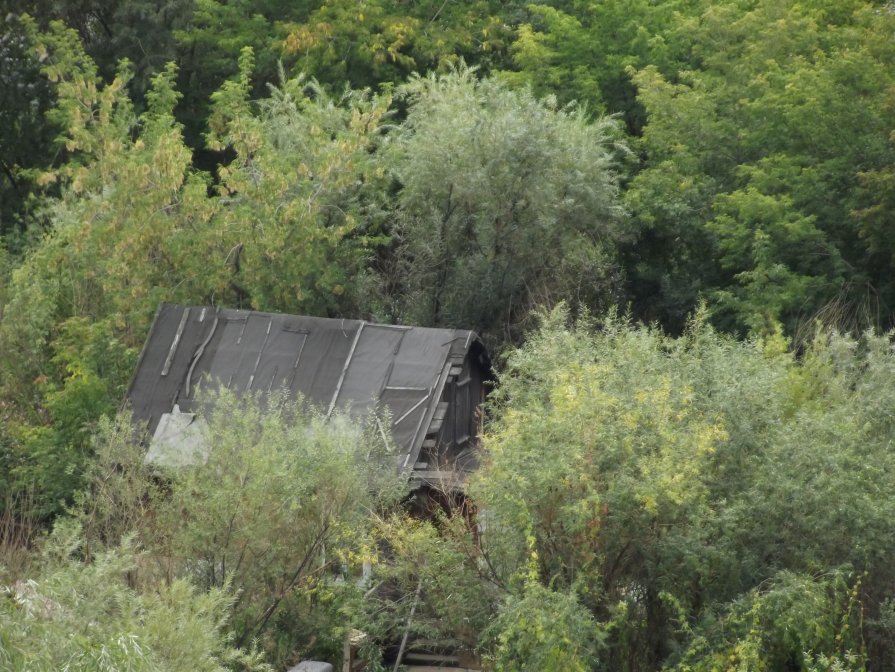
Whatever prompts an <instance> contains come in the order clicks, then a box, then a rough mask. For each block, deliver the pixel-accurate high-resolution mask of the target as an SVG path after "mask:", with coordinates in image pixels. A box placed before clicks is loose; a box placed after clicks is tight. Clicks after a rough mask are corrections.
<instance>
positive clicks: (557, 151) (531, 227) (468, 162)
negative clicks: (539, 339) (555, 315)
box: [389, 68, 625, 343]
mask: <svg viewBox="0 0 895 672" xmlns="http://www.w3.org/2000/svg"><path fill="white" fill-rule="evenodd" d="M400 94H401V95H402V96H403V97H404V98H405V99H406V100H407V101H408V102H409V104H410V107H409V110H408V116H407V121H406V122H405V123H404V124H403V125H402V126H401V128H400V129H399V131H398V133H396V134H395V137H394V138H393V139H390V140H389V143H390V145H391V148H390V152H391V153H392V158H391V159H390V162H391V163H392V165H393V166H394V168H393V170H394V174H395V176H396V178H397V180H398V181H399V183H400V192H399V193H398V198H397V208H398V211H397V218H398V226H399V237H400V241H401V246H400V250H399V264H398V270H397V273H396V276H397V277H396V279H394V280H393V282H395V283H396V284H397V286H398V287H399V289H398V290H397V291H396V292H393V294H396V295H397V296H398V297H400V301H399V302H398V305H397V306H396V307H394V308H393V310H395V311H396V313H397V314H398V315H400V317H401V319H404V320H407V321H410V322H417V323H420V324H429V325H439V326H440V325H450V326H458V327H459V326H461V325H462V326H465V327H471V328H475V329H478V330H479V331H480V332H481V333H484V334H487V335H488V336H489V337H490V338H491V339H493V340H492V342H495V343H496V342H500V341H501V340H513V339H516V338H518V337H519V335H520V332H519V324H520V323H521V322H522V321H523V320H524V318H525V316H526V315H527V313H528V311H529V309H530V308H531V307H532V306H533V305H535V304H537V303H539V302H546V303H550V302H556V301H558V300H560V299H568V300H569V301H571V302H572V303H573V304H574V305H576V306H590V307H597V308H598V307H601V306H605V305H607V304H611V303H612V302H613V300H614V299H615V296H616V290H617V287H618V282H619V271H618V268H617V265H616V263H615V256H614V251H615V246H616V244H617V242H618V241H619V240H620V239H621V238H623V237H624V235H625V229H624V226H623V224H622V222H621V215H622V211H621V208H620V205H619V202H618V197H617V193H618V186H617V178H616V173H615V163H616V157H617V156H618V154H619V153H622V152H623V151H624V148H623V146H621V145H619V144H614V140H615V133H616V127H615V123H614V122H613V121H612V120H611V119H602V120H600V121H597V122H594V123H591V122H589V121H588V120H587V118H586V115H585V114H584V112H583V111H582V110H580V109H578V108H559V107H557V106H556V105H555V104H554V103H555V101H552V100H550V99H547V100H543V101H540V100H538V99H536V98H535V97H534V95H533V94H531V93H530V92H527V91H521V92H515V91H511V90H510V89H508V88H507V87H506V86H505V85H503V84H501V83H500V82H498V81H495V80H493V79H490V80H483V81H477V80H476V78H475V76H474V73H473V71H471V70H469V69H462V68H461V69H459V70H456V71H454V72H452V73H450V74H447V75H442V76H435V75H431V76H428V77H419V78H416V79H413V80H412V81H411V82H410V83H408V84H407V85H406V86H404V87H403V88H402V89H400Z"/></svg>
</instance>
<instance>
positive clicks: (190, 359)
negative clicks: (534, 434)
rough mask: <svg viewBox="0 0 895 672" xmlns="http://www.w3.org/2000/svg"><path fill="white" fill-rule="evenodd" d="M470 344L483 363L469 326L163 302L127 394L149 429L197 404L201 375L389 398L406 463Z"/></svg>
mask: <svg viewBox="0 0 895 672" xmlns="http://www.w3.org/2000/svg"><path fill="white" fill-rule="evenodd" d="M471 351H474V352H473V354H474V355H475V356H477V357H479V358H480V359H479V361H480V363H481V365H482V366H483V367H484V368H486V369H487V367H488V362H487V357H486V355H485V353H484V348H483V347H482V345H481V342H480V341H479V339H478V337H477V336H476V335H475V333H473V332H471V331H464V330H454V329H428V328H422V327H406V326H394V325H384V324H373V323H370V322H364V321H360V320H340V319H329V318H320V317H299V316H294V315H279V314H274V313H261V312H254V311H246V310H230V309H222V308H209V307H197V306H191V307H186V306H178V305H172V304H162V305H161V306H160V307H159V310H158V313H157V314H156V317H155V321H154V323H153V325H152V329H151V331H150V333H149V337H148V338H147V341H146V344H145V345H144V347H143V352H142V354H141V355H140V361H139V363H138V364H137V369H136V372H135V373H134V377H133V380H132V381H131V385H130V388H129V390H128V393H127V398H128V401H129V403H130V405H131V407H132V411H133V417H134V420H135V421H138V422H144V423H146V424H147V425H148V429H149V433H150V436H152V434H153V433H154V432H155V430H156V427H157V426H158V424H159V420H160V418H161V417H162V415H163V414H165V413H169V412H171V411H172V409H173V407H174V405H175V404H177V405H178V406H179V408H180V410H181V411H184V412H189V411H193V410H194V408H195V393H196V388H197V385H198V383H199V382H200V381H203V380H210V381H213V382H216V383H219V384H223V385H225V386H226V387H228V388H230V389H232V390H234V391H236V392H239V393H245V392H251V391H272V390H277V389H281V388H285V389H287V390H289V391H290V392H291V393H293V394H296V393H300V394H301V395H302V396H303V397H304V398H305V399H306V400H308V401H309V402H311V403H313V404H315V405H317V406H319V407H320V408H322V409H323V410H324V411H325V412H326V413H327V414H329V413H332V411H333V409H335V408H340V409H346V408H347V409H348V410H349V412H350V414H351V415H353V416H362V415H366V414H367V413H369V411H370V410H373V409H381V408H383V407H385V406H387V407H388V408H389V409H390V411H391V415H392V425H393V426H392V432H393V436H394V439H395V442H396V444H397V446H398V448H399V450H400V451H401V459H400V460H399V463H402V464H399V466H403V467H406V466H408V465H413V464H414V463H415V462H416V460H417V457H418V456H419V452H420V448H421V446H422V443H423V440H424V438H425V435H426V432H427V430H428V427H429V425H430V423H432V420H433V416H434V414H435V411H436V407H437V405H438V400H439V399H440V397H441V393H442V389H443V388H444V385H445V382H446V381H447V379H448V376H449V373H450V371H451V367H452V366H456V365H459V364H462V363H463V361H464V360H465V358H466V356H467V355H468V354H469V353H470V352H471Z"/></svg>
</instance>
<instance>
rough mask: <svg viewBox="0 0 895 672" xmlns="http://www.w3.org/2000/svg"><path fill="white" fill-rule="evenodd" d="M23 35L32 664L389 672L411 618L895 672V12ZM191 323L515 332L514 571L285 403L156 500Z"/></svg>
mask: <svg viewBox="0 0 895 672" xmlns="http://www.w3.org/2000/svg"><path fill="white" fill-rule="evenodd" d="M23 11H24V12H25V14H23V13H22V12H23ZM0 16H3V17H4V18H3V30H2V33H0V422H2V427H0V489H2V492H3V493H4V494H5V501H4V502H3V503H2V506H3V515H4V520H5V523H4V526H3V529H4V532H3V534H2V535H0V536H2V540H3V545H2V547H3V549H4V551H3V558H2V561H0V564H2V579H3V583H4V584H5V585H6V586H7V588H6V589H5V593H4V595H3V596H2V597H0V663H2V664H4V665H6V666H8V667H12V668H13V669H19V668H20V669H25V668H28V669H56V668H58V667H59V666H60V665H62V664H66V663H67V664H71V665H76V666H77V665H80V666H81V669H220V668H221V667H222V666H223V667H230V668H236V667H240V666H243V667H246V668H253V667H254V668H263V667H264V666H265V665H268V664H273V665H275V666H281V665H284V664H286V663H288V662H295V660H297V659H298V658H299V657H302V656H312V655H317V656H321V657H326V656H329V657H330V659H334V657H336V656H337V655H338V654H337V651H338V650H340V647H341V642H342V641H343V639H344V636H345V633H346V628H347V627H348V626H349V625H350V626H354V627H358V628H360V629H362V630H364V631H365V632H367V633H369V634H370V639H369V642H370V644H369V647H368V649H369V650H367V651H366V653H365V655H366V656H367V657H368V658H369V660H370V665H371V666H375V665H378V664H380V661H381V656H382V655H383V653H385V654H386V655H387V654H388V647H389V646H390V644H389V643H390V642H391V643H393V642H394V641H395V640H396V639H400V633H401V629H402V628H404V627H406V623H407V622H408V614H409V611H410V609H411V604H413V605H416V606H414V607H413V609H414V613H415V619H411V622H413V623H414V625H413V628H414V629H415V630H416V635H417V636H418V637H425V638H428V639H430V640H433V641H437V642H440V643H443V644H450V645H451V646H453V647H455V648H456V647H460V648H464V647H465V648H468V649H470V650H474V651H476V652H477V653H478V655H479V656H481V657H482V658H483V660H485V661H486V664H487V665H489V666H491V667H493V668H495V669H557V670H559V669H563V670H566V669H600V668H603V669H613V670H655V669H665V668H667V669H678V670H714V669H737V670H747V669H748V670H760V669H768V670H778V669H793V670H863V669H889V668H891V667H892V665H893V664H895V646H893V645H892V644H891V642H893V641H895V637H893V634H895V633H893V628H895V591H893V588H892V572H891V563H890V558H891V557H893V551H895V534H893V530H892V528H891V520H893V516H892V513H893V511H892V509H890V508H889V507H890V506H892V507H895V497H893V495H892V493H893V490H895V488H893V486H895V482H893V473H895V472H893V469H895V464H893V457H892V455H891V452H892V451H891V445H892V441H893V437H895V435H893V429H892V417H893V412H892V409H893V408H895V406H893V402H895V398H893V392H892V390H891V389H889V388H891V383H890V381H891V380H892V376H891V373H892V371H893V369H895V354H893V352H892V348H891V344H890V338H889V335H888V334H890V331H889V330H890V329H891V328H892V327H893V324H895V274H893V272H892V270H893V264H895V236H892V235H891V233H890V230H889V227H890V226H891V221H892V214H893V208H895V160H893V159H895V142H893V140H895V136H893V132H895V40H893V35H895V9H893V7H892V6H891V5H890V3H888V2H866V1H858V0H837V1H835V2H834V1H832V0H806V1H804V2H791V1H788V0H787V1H783V2H770V1H768V0H728V1H719V2H708V1H705V0H672V1H668V2H652V1H648V0H628V1H626V2H621V1H620V0H619V1H616V0H603V1H599V2H598V1H593V2H574V1H573V2H552V3H536V4H530V3H522V2H513V1H510V0H507V1H505V2H497V1H487V0H475V1H472V2H462V3H461V2H451V1H450V0H441V1H433V2H429V1H428V0H420V1H419V2H402V1H399V0H371V1H365V0H364V1H358V0H332V1H329V2H322V3H321V2H286V1H283V0H259V1H257V2H250V1H248V0H236V1H233V2H221V1H218V0H165V1H162V0H157V1H140V0H120V1H114V0H107V1H94V0H84V1H77V2H74V1H72V2H61V1H60V2H57V1H55V0H45V1H27V0H15V1H13V0H8V1H4V2H0ZM160 301H176V302H181V303H191V304H196V303H201V304H217V305H226V306H232V307H243V308H254V309H259V310H270V311H279V312H292V313H305V314H312V315H321V316H332V317H336V316H345V317H352V318H367V319H372V320H377V321H385V322H404V323H413V324H419V325H424V326H449V327H463V328H473V329H476V330H477V331H479V333H481V334H482V335H483V337H484V338H485V340H486V342H487V343H488V345H489V346H490V348H491V349H492V351H493V352H494V353H495V354H496V355H500V356H499V357H498V356H496V357H495V359H496V361H497V362H498V369H499V377H498V381H497V383H496V387H495V391H494V394H493V395H492V401H491V402H490V403H491V406H490V409H489V413H490V416H489V424H488V430H487V432H486V436H485V438H484V451H485V462H484V466H483V468H482V470H481V471H480V473H479V474H478V475H477V476H476V477H475V479H474V482H472V483H471V484H470V494H471V496H472V498H473V500H474V501H475V502H476V503H477V504H478V505H479V506H481V507H482V510H483V511H486V512H487V516H486V520H487V530H488V532H487V533H485V534H483V535H481V538H475V539H473V538H472V537H471V536H470V535H471V532H470V530H468V529H466V528H465V527H463V526H458V525H456V524H455V523H453V522H451V521H450V520H447V519H446V520H442V521H440V522H439V523H438V525H429V524H424V523H421V522H419V521H413V520H410V519H407V518H404V517H402V515H401V514H400V507H397V506H396V502H397V501H399V500H400V499H401V497H402V492H401V487H402V486H401V484H400V483H396V482H394V479H392V478H389V476H388V475H387V474H384V473H378V472H375V470H372V472H371V470H369V469H364V468H359V467H361V466H362V464H361V463H362V462H363V460H361V459H360V458H359V457H358V455H368V454H369V453H370V450H371V448H370V445H371V442H372V443H373V444H376V443H378V441H379V439H376V438H375V437H370V436H368V435H366V434H365V433H364V432H363V431H362V428H361V429H359V430H358V431H349V430H347V429H345V428H344V427H342V428H340V427H332V426H326V425H323V424H321V423H319V421H318V419H316V418H315V416H314V415H313V412H312V411H308V410H307V409H301V408H298V407H293V406H291V405H290V404H289V403H287V402H286V401H284V400H281V401H280V402H279V405H278V406H276V407H275V409H274V410H273V411H269V412H262V410H261V409H260V408H258V407H257V405H255V403H254V401H253V400H247V401H242V402H240V401H237V400H233V399H228V398H224V399H222V400H220V406H221V408H225V409H228V413H226V414H224V413H222V414H221V415H220V417H219V418H218V419H217V420H216V422H218V423H219V424H218V425H214V423H213V426H214V432H215V433H214V437H215V454H216V455H218V456H219V459H216V460H212V461H211V462H210V463H209V465H206V466H205V467H203V468H201V469H197V470H196V471H195V472H192V473H189V474H183V473H180V474H167V475H165V478H164V479H161V480H160V479H159V478H158V474H154V473H149V472H148V471H147V470H146V468H145V466H144V465H142V462H141V461H140V459H139V456H138V455H137V454H135V453H134V450H135V449H134V447H133V446H132V445H131V444H132V440H131V436H130V432H129V430H127V427H128V423H127V420H126V417H124V416H119V415H118V414H117V411H118V409H119V406H120V404H121V400H122V398H123V395H124V390H125V386H126V384H127V381H128V380H129V377H130V375H131V373H132V370H133V366H134V364H135V362H136V358H137V355H138V352H139V349H140V347H141V345H142V343H143V340H144V338H145V336H146V332H147V330H148V327H149V324H150V322H151V319H152V316H153V314H154V311H155V309H156V307H157V306H158V303H159V302H160ZM621 316H623V317H621ZM643 325H650V326H643ZM296 414H298V417H299V419H300V421H296ZM306 414H310V415H306ZM297 425H301V426H302V427H305V426H308V425H310V426H312V427H314V428H315V429H314V431H313V432H305V431H304V430H303V431H301V432H297V433H296V432H294V431H292V430H291V429H290V428H291V427H295V426H297ZM258 426H263V427H265V430H264V431H263V432H260V433H259V432H258V431H257V429H255V430H253V429H252V427H256V428H257V427H258ZM321 447H326V449H325V450H324V449H321ZM287 448H288V449H287ZM378 448H381V449H382V450H387V446H378ZM162 483H164V484H165V486H164V487H162ZM259 483H265V484H267V485H266V486H265V487H263V488H262V487H258V485H257V484H259ZM333 483H339V484H340V487H333V486H332V484H333ZM296 484H299V485H300V487H295V486H296ZM361 492H363V493H367V494H365V495H359V494H358V493H361ZM184 521H186V522H184ZM261 521H263V524H262V522H261ZM50 529H52V530H53V532H52V533H50V532H48V530H50ZM287 538H288V539H293V541H290V542H289V543H285V542H284V541H283V540H284V539H287ZM383 540H388V544H387V546H388V549H389V551H388V553H383V552H382V549H383V548H384V547H385V546H386V544H385V542H384V541H383ZM324 548H326V549H327V550H326V553H323V549H324ZM246 558H249V559H250V560H246ZM365 561H366V562H368V563H370V562H372V563H373V564H374V565H375V566H376V568H377V569H376V572H377V576H378V577H380V578H379V579H378V580H379V581H381V582H382V583H384V584H387V585H388V586H390V587H391V590H392V593H393V596H394V595H403V596H405V599H390V600H383V599H380V598H379V597H377V595H378V594H377V593H375V592H374V593H370V592H369V590H367V589H366V588H364V589H360V588H357V587H356V586H355V585H354V583H353V582H352V581H349V580H347V578H346V577H349V576H352V572H353V571H354V570H353V568H355V567H357V566H358V565H360V564H363V562H365ZM333 568H336V569H339V568H341V569H339V571H342V572H343V573H344V574H345V576H343V577H342V580H341V582H339V581H334V580H332V578H331V577H332V572H333ZM171 623H178V624H179V626H178V627H175V628H172V627H171ZM73 631H74V632H76V633H77V636H75V637H72V636H70V634H71V632H73ZM104 665H106V667H103V666H104ZM41 666H43V667H41ZM141 666H142V667H141Z"/></svg>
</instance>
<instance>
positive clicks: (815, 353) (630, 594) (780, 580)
mask: <svg viewBox="0 0 895 672" xmlns="http://www.w3.org/2000/svg"><path fill="white" fill-rule="evenodd" d="M705 321H706V315H705V314H704V313H702V314H700V315H699V316H698V317H697V319H696V321H694V322H693V323H692V324H691V325H690V326H689V328H688V330H687V331H686V332H685V334H684V335H683V336H682V337H680V338H677V339H674V338H670V337H668V336H665V335H663V334H662V333H661V332H659V331H657V330H655V329H650V328H645V327H636V326H632V325H629V324H628V323H627V322H626V321H624V320H620V319H619V318H617V317H614V316H607V317H604V318H603V319H601V320H600V321H599V322H598V323H597V325H598V326H599V329H598V330H597V329H594V326H597V325H594V324H592V323H579V324H578V325H577V327H570V326H569V325H568V323H567V322H566V315H565V314H564V313H563V312H561V311H560V312H557V313H554V314H552V315H551V316H549V317H548V318H547V321H546V323H545V326H544V327H543V328H542V330H541V331H539V332H538V333H536V334H534V335H532V337H531V338H530V339H529V340H528V342H527V343H526V344H525V345H524V346H523V347H522V348H520V349H518V350H516V351H514V352H513V353H512V354H511V355H510V357H509V359H508V361H507V367H506V370H505V372H504V373H503V374H502V375H501V377H500V379H499V384H498V388H497V390H496V396H495V397H494V409H493V412H494V415H495V420H494V422H493V424H492V426H491V430H490V432H489V433H488V434H486V437H485V450H486V458H485V460H484V466H483V468H482V469H481V471H480V472H479V473H478V474H477V475H476V477H475V480H474V483H473V485H472V486H471V492H472V494H473V496H474V497H475V499H476V502H477V504H478V505H479V507H480V509H481V510H482V511H483V513H482V516H483V519H484V522H485V533H484V535H483V538H482V546H483V553H484V556H485V557H487V558H488V567H489V568H491V571H493V572H494V575H495V576H496V577H498V579H499V580H500V582H501V583H502V584H503V585H506V586H507V587H508V588H509V591H510V596H511V598H510V602H509V604H510V605H513V604H514V601H515V600H518V599H522V600H523V601H524V599H525V598H524V595H525V594H526V591H527V590H529V588H528V587H529V586H531V585H532V582H533V581H535V582H537V583H538V584H540V586H541V587H542V589H546V590H550V591H555V592H557V593H560V595H559V596H556V597H554V598H551V599H554V600H556V601H557V603H561V604H570V603H571V602H570V601H574V603H576V604H578V605H580V607H581V608H583V609H585V610H586V611H587V612H589V613H590V615H591V618H592V619H593V620H594V625H593V629H592V630H591V632H596V633H598V635H599V639H600V640H602V642H603V643H604V644H605V647H604V648H596V649H594V651H595V658H594V659H593V662H592V663H591V664H592V665H602V666H605V667H609V668H611V669H621V670H651V669H658V668H659V667H661V666H663V665H665V666H669V667H672V668H674V669H680V670H688V669H690V670H697V669H698V670H702V669H706V670H708V669H713V666H715V665H718V664H721V662H722V661H724V660H726V659H728V658H729V657H730V656H732V655H734V656H735V657H737V659H736V661H730V662H731V664H733V665H734V667H735V666H736V665H741V667H735V669H781V667H783V666H786V665H788V666H790V667H791V669H797V670H809V669H813V668H816V667H819V666H820V665H821V663H820V662H818V661H820V660H821V656H826V657H827V658H831V657H837V656H838V657H839V658H840V663H841V664H845V663H846V661H848V660H852V663H849V665H852V666H851V667H848V668H847V669H862V667H861V666H862V665H863V664H864V663H865V662H866V664H867V666H868V667H869V668H870V669H875V668H876V667H885V666H886V665H887V664H888V661H890V660H892V655H893V654H892V650H891V647H890V646H889V645H888V644H887V643H886V642H887V641H888V640H887V637H888V634H887V633H889V632H890V631H889V628H890V627H891V620H890V619H889V617H888V614H890V607H888V606H887V605H889V604H890V600H891V588H890V586H891V584H890V580H891V571H890V566H889V563H888V562H887V561H886V560H885V558H886V557H887V555H888V553H890V552H891V549H892V548H893V546H895V536H893V535H892V533H891V531H890V530H889V529H888V526H887V525H888V523H887V521H888V520H889V518H890V516H891V515H892V514H893V511H892V502H891V499H890V498H889V497H888V496H886V495H883V494H882V493H885V492H887V491H888V489H889V488H890V487H891V482H890V481H891V476H890V474H891V471H890V466H889V465H890V463H891V460H892V458H891V455H890V454H889V450H888V447H887V446H888V441H889V438H888V436H889V433H890V431H891V421H890V419H889V418H888V417H886V415H885V414H884V413H883V412H882V409H883V408H884V407H885V405H886V404H888V403H890V402H889V399H890V396H891V395H890V392H889V391H887V390H885V389H883V387H882V386H883V382H882V381H883V380H885V379H886V378H887V377H888V376H889V375H891V370H892V367H893V365H895V359H893V351H892V349H891V347H890V345H889V344H888V339H887V338H884V337H875V336H867V337H866V338H865V339H863V340H862V341H861V342H859V343H858V342H855V341H853V340H850V339H848V338H844V337H840V336H836V335H831V334H822V333H821V334H819V335H818V336H817V337H816V339H815V341H814V344H813V345H812V346H810V347H809V348H808V349H807V351H806V352H805V353H804V354H803V357H802V359H801V360H800V361H797V360H796V359H795V358H794V357H793V356H792V355H791V354H789V353H788V352H787V351H786V343H785V341H783V339H782V338H781V337H780V336H779V335H777V336H774V337H771V338H768V339H767V340H764V341H751V342H747V343H741V342H737V341H735V340H733V339H731V338H728V337H722V336H719V335H718V334H717V333H715V332H714V331H713V330H712V329H711V328H709V327H708V326H706V322H705ZM543 601H544V602H545V603H547V602H548V600H547V599H546V598H543ZM551 608H555V605H554V607H551ZM510 609H511V611H510V612H508V613H516V614H517V616H515V617H509V618H505V617H502V618H503V620H501V619H498V622H500V623H503V626H502V627H505V628H509V630H508V632H509V633H513V632H515V631H516V630H515V629H514V628H519V627H522V625H521V624H520V623H519V622H518V621H517V620H514V619H517V618H520V616H518V614H520V613H524V611H523V612H520V611H519V609H521V607H520V608H518V609H516V611H512V609H513V607H512V606H511V607H510ZM542 618H543V615H542V614H538V615H534V616H532V621H531V622H532V626H531V627H533V628H536V627H537V625H536V624H537V623H538V622H539V620H538V619H542ZM526 622H528V621H526ZM547 622H550V619H547ZM577 622H579V623H580V622H581V621H577ZM576 627H582V626H576ZM501 631H502V630H499V631H498V632H501ZM548 632H549V631H548ZM509 636H510V635H509V634H508V635H506V637H509ZM496 641H498V642H500V641H501V639H500V635H499V634H498V636H497V640H496ZM512 641H517V640H515V639H514V640H512ZM598 641H599V640H598ZM543 642H544V644H543V646H544V647H549V646H553V644H552V642H553V640H552V639H551V638H550V637H547V636H546V635H545V637H544V639H543ZM492 646H493V644H492ZM532 646H534V644H533V643H532ZM486 650H487V649H486ZM806 652H810V655H809V653H806ZM747 653H748V655H747ZM526 655H529V654H526ZM530 655H546V654H544V649H540V648H536V649H535V650H534V652H533V653H530ZM750 656H751V657H750ZM830 664H831V665H832V663H830ZM674 666H678V667H676V668H675V667H674Z"/></svg>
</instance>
